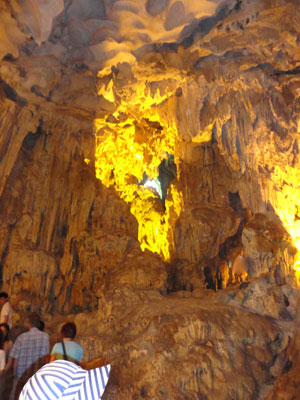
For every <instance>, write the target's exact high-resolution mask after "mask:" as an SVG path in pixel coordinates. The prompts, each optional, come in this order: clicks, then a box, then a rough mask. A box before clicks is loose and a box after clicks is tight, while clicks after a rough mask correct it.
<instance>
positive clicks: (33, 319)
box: [28, 312, 41, 328]
mask: <svg viewBox="0 0 300 400" xmlns="http://www.w3.org/2000/svg"><path fill="white" fill-rule="evenodd" d="M40 321H41V318H40V316H39V315H38V313H36V312H33V313H31V314H29V315H28V323H29V326H30V327H31V328H33V327H34V328H39V326H40Z"/></svg>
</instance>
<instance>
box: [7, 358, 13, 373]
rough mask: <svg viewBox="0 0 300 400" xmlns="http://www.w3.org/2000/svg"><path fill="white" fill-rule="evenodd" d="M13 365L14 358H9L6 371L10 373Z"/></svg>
mask: <svg viewBox="0 0 300 400" xmlns="http://www.w3.org/2000/svg"><path fill="white" fill-rule="evenodd" d="M12 364H13V358H11V357H8V360H7V363H6V365H5V371H8V370H9V369H10V368H11V366H12Z"/></svg>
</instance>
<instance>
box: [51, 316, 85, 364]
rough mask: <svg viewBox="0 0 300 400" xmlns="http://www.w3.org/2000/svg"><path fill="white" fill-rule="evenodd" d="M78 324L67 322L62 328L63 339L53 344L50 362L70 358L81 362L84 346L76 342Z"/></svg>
mask: <svg viewBox="0 0 300 400" xmlns="http://www.w3.org/2000/svg"><path fill="white" fill-rule="evenodd" d="M76 331H77V329H76V325H75V324H74V322H67V323H65V324H64V325H63V326H62V328H61V330H60V334H61V338H62V341H61V342H59V343H56V344H55V345H54V346H53V349H52V351H51V356H50V362H52V361H54V360H68V361H71V362H74V363H75V364H79V365H80V364H81V361H82V357H83V350H82V347H81V346H80V345H79V344H78V343H76V342H74V340H73V339H74V338H75V336H76Z"/></svg>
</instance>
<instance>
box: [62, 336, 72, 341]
mask: <svg viewBox="0 0 300 400" xmlns="http://www.w3.org/2000/svg"><path fill="white" fill-rule="evenodd" d="M71 340H72V339H71V338H68V337H64V338H63V342H71Z"/></svg>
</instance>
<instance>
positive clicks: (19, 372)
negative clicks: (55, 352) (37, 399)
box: [8, 313, 49, 400]
mask: <svg viewBox="0 0 300 400" xmlns="http://www.w3.org/2000/svg"><path fill="white" fill-rule="evenodd" d="M39 323H40V317H39V316H38V315H37V314H36V313H32V314H30V315H29V317H28V326H29V331H28V332H24V333H22V334H21V335H19V336H18V337H17V339H16V341H15V343H14V344H13V347H12V350H11V353H10V356H9V362H8V364H11V363H12V365H13V375H14V384H13V389H12V392H11V395H10V400H13V399H18V396H19V393H20V391H21V390H22V387H23V386H24V384H25V383H26V382H27V380H28V379H29V378H30V377H31V376H32V375H33V374H34V373H35V372H36V371H37V370H38V369H39V368H40V367H41V366H42V365H43V364H45V362H46V357H47V355H48V353H49V335H48V334H47V333H46V332H42V331H40V330H39V329H38V328H37V327H38V326H39Z"/></svg>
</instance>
